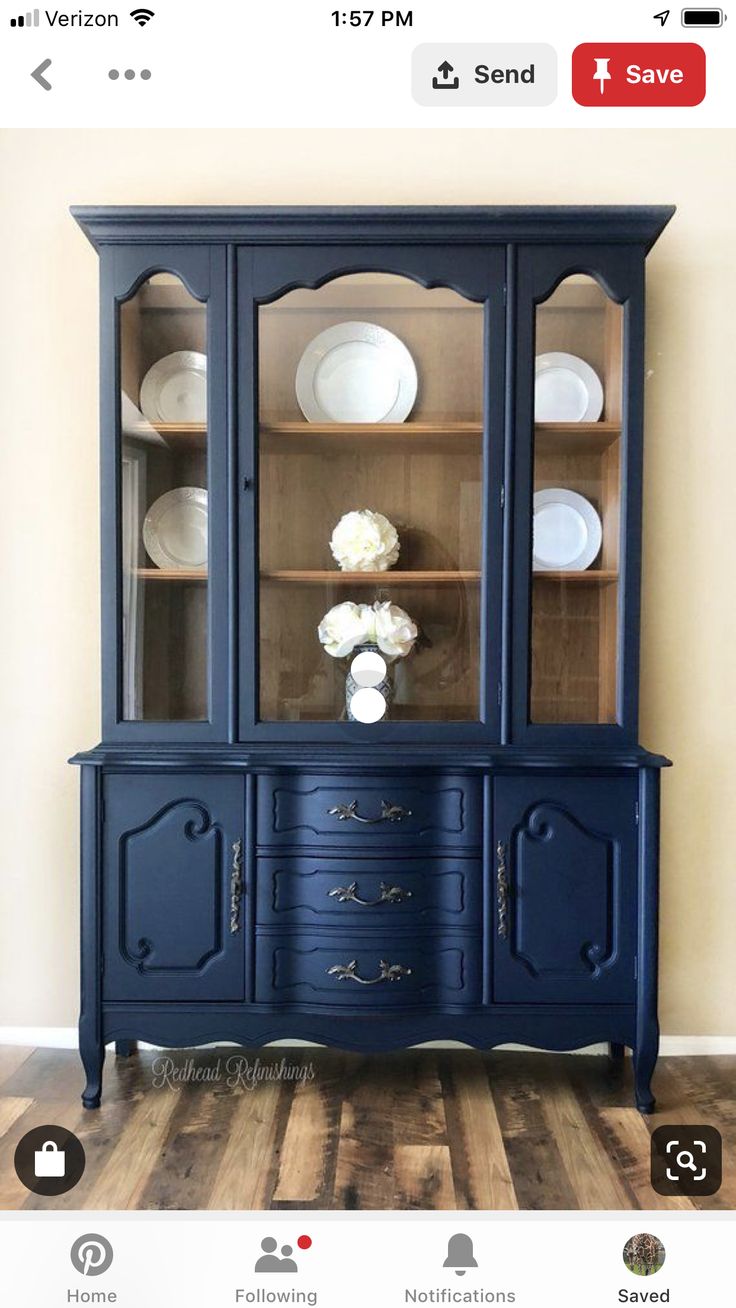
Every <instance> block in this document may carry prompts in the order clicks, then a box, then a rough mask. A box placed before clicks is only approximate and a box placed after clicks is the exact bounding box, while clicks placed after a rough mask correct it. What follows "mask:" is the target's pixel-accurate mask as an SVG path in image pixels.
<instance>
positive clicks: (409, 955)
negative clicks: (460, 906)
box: [256, 932, 481, 1009]
mask: <svg viewBox="0 0 736 1308" xmlns="http://www.w3.org/2000/svg"><path fill="white" fill-rule="evenodd" d="M480 973H481V945H480V940H479V939H478V938H476V937H474V936H467V937H464V936H461V935H456V936H453V935H452V934H451V933H449V932H447V933H445V934H444V935H441V936H436V937H435V938H433V939H431V940H430V939H425V940H419V941H417V940H416V939H407V937H406V936H401V935H391V936H389V935H385V934H384V933H378V932H376V933H371V934H370V935H369V934H367V933H366V932H362V933H357V932H356V933H354V934H353V935H352V936H351V935H347V936H345V935H343V934H342V933H341V934H340V935H337V934H334V935H332V936H328V935H325V934H316V933H314V934H309V935H307V934H306V933H305V934H303V935H299V936H295V935H291V934H289V933H287V932H284V933H283V934H278V933H274V934H261V935H259V936H258V938H257V941H256V1000H257V1001H258V1002H259V1003H263V1004H274V1003H275V1004H300V1003H304V1004H310V1005H317V1004H329V1005H338V1006H339V1007H340V1008H354V1009H385V1008H402V1007H415V1006H417V1005H427V1004H431V1005H433V1006H438V1005H439V1006H443V1005H448V1004H475V1003H478V1002H479V999H480Z"/></svg>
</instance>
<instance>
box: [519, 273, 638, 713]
mask: <svg viewBox="0 0 736 1308" xmlns="http://www.w3.org/2000/svg"><path fill="white" fill-rule="evenodd" d="M622 322H623V310H622V308H621V306H620V305H618V304H616V303H614V302H613V301H612V300H611V299H609V297H608V296H607V295H606V293H605V291H604V290H603V289H602V287H601V286H599V284H598V283H597V282H596V281H595V280H594V279H593V278H591V277H588V276H584V275H582V274H581V275H575V276H571V277H568V278H567V279H566V280H565V281H564V282H562V283H561V284H560V285H559V286H558V287H557V289H556V290H555V292H554V294H552V295H551V296H550V297H549V299H547V300H545V301H544V302H543V303H542V304H539V305H538V306H537V313H536V360H535V428H534V506H533V551H532V553H533V559H532V568H533V584H532V669H531V707H530V718H531V721H532V722H540V723H541V722H589V723H591V722H592V723H596V722H600V723H605V722H616V721H617V702H616V686H617V670H618V634H619V623H618V595H619V552H620V503H621V351H622Z"/></svg>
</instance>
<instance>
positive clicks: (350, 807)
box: [327, 799, 411, 826]
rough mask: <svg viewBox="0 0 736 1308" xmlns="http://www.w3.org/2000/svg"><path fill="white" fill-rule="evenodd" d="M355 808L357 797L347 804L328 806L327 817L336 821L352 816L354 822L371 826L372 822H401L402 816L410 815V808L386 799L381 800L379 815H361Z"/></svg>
mask: <svg viewBox="0 0 736 1308" xmlns="http://www.w3.org/2000/svg"><path fill="white" fill-rule="evenodd" d="M357 809H358V801H357V799H351V801H350V803H349V804H335V806H334V808H328V810H327V814H328V816H329V817H336V818H337V820H338V822H349V821H350V819H351V818H352V819H353V821H354V822H365V824H366V825H367V826H372V825H373V824H374V822H403V820H404V818H408V817H411V809H410V808H402V807H401V805H400V804H390V803H389V801H388V800H387V799H382V800H381V814H380V817H374V818H367V817H361V816H360V813H358V811H357Z"/></svg>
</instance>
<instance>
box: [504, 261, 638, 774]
mask: <svg viewBox="0 0 736 1308" xmlns="http://www.w3.org/2000/svg"><path fill="white" fill-rule="evenodd" d="M645 258H646V246H645V245H643V244H642V245H549V246H544V245H538V246H524V245H522V246H519V247H517V248H516V250H515V251H514V255H513V267H512V269H511V270H510V284H511V285H512V286H513V291H512V293H511V294H510V304H509V309H510V313H509V339H510V340H513V341H514V350H515V376H514V378H513V389H512V392H511V394H512V404H513V418H512V422H511V424H510V438H511V439H510V449H509V461H510V467H511V468H513V494H512V500H513V522H512V524H510V528H511V534H512V541H511V573H512V578H511V644H510V663H509V666H508V667H507V669H506V671H507V675H508V683H509V687H510V696H509V704H510V714H511V721H510V725H509V738H510V740H511V742H512V743H513V744H515V745H525V746H536V745H544V746H555V747H558V748H559V747H561V746H567V747H577V746H582V747H586V746H599V745H603V744H606V745H615V744H618V745H620V746H622V747H626V746H629V745H634V744H636V742H637V734H638V706H639V611H640V589H641V513H642V462H643V460H642V451H643V419H644V277H645V271H644V263H645ZM575 274H584V275H586V276H589V277H592V278H593V279H594V280H595V281H596V282H597V283H598V284H599V285H600V286H601V287H602V289H603V291H604V292H605V293H606V295H608V296H609V297H610V298H611V299H612V300H613V301H614V302H615V303H616V304H619V305H621V306H622V331H623V338H622V394H621V521H620V539H619V551H620V554H619V557H620V562H619V586H618V614H617V616H618V634H617V669H616V705H617V721H616V722H615V723H593V722H591V723H581V722H576V723H534V722H531V721H530V691H531V659H532V649H531V619H532V603H531V586H532V502H533V491H534V430H535V429H534V360H535V353H536V350H535V336H536V311H537V308H538V306H539V305H540V304H542V303H543V302H544V301H546V300H547V299H548V298H549V297H550V295H551V294H552V293H553V292H554V291H555V290H556V288H557V287H558V286H559V285H560V283H561V282H563V281H564V280H565V279H566V278H567V277H570V276H573V275H575Z"/></svg>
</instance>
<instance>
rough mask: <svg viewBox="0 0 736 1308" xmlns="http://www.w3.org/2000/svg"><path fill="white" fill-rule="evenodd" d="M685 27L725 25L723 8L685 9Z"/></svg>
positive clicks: (683, 15) (683, 22)
mask: <svg viewBox="0 0 736 1308" xmlns="http://www.w3.org/2000/svg"><path fill="white" fill-rule="evenodd" d="M682 26H683V27H723V10H722V9H683V11H682Z"/></svg>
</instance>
